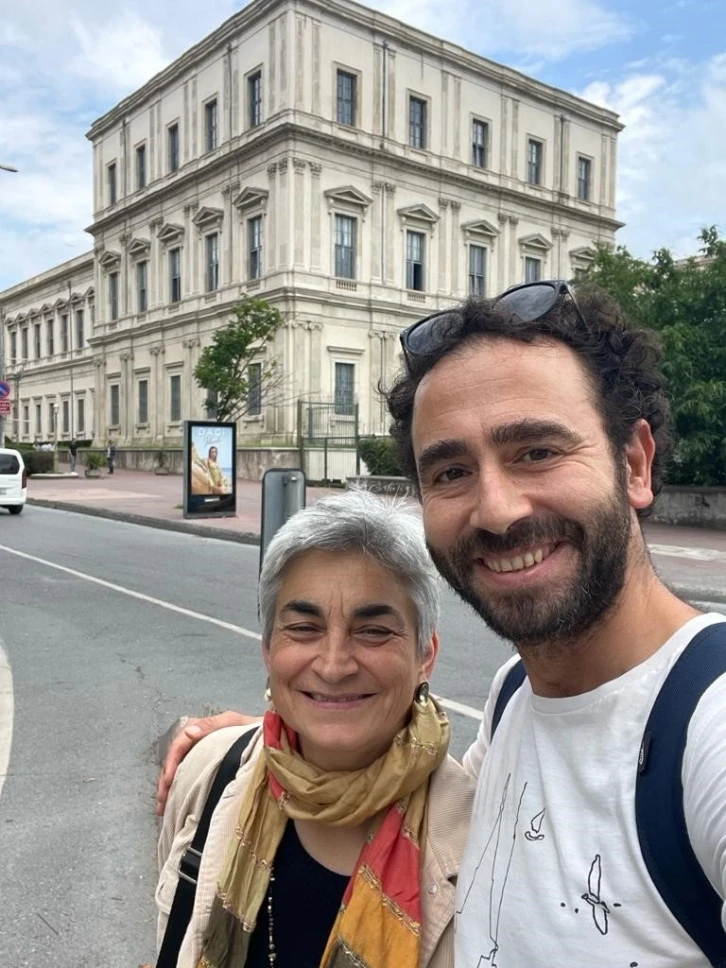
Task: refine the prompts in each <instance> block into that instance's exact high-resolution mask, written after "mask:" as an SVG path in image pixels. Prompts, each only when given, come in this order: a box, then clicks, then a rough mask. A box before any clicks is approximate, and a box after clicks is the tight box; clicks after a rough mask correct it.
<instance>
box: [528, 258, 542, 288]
mask: <svg viewBox="0 0 726 968" xmlns="http://www.w3.org/2000/svg"><path fill="white" fill-rule="evenodd" d="M543 261H544V260H543V259H542V258H540V257H539V256H536V255H525V257H524V281H525V282H539V281H540V279H541V278H542V263H543ZM535 265H536V267H537V268H536V269H535V271H534V274H533V275H530V272H529V269H530V267H534V266H535Z"/></svg>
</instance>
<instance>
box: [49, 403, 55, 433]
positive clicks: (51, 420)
mask: <svg viewBox="0 0 726 968" xmlns="http://www.w3.org/2000/svg"><path fill="white" fill-rule="evenodd" d="M48 434H49V435H50V436H51V437H53V436H54V435H55V404H54V403H49V404H48Z"/></svg>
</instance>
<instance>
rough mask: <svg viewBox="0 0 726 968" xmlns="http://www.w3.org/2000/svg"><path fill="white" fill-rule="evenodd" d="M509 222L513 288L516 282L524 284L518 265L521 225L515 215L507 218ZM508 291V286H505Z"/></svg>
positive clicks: (510, 267)
mask: <svg viewBox="0 0 726 968" xmlns="http://www.w3.org/2000/svg"><path fill="white" fill-rule="evenodd" d="M507 221H508V222H509V283H508V284H509V285H510V286H513V285H514V284H515V283H516V282H524V280H523V279H520V278H519V277H520V275H521V272H519V266H518V265H517V249H518V246H517V238H516V235H517V226H518V225H519V219H518V218H516V217H515V216H514V215H510V216H509V217H508V218H507ZM504 288H505V289H506V288H507V287H506V285H505V286H504Z"/></svg>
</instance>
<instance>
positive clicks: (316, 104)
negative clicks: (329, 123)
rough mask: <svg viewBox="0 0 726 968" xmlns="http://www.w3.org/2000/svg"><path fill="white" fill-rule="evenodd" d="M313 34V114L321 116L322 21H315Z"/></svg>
mask: <svg viewBox="0 0 726 968" xmlns="http://www.w3.org/2000/svg"><path fill="white" fill-rule="evenodd" d="M311 33H312V57H311V60H312V82H313V103H312V113H313V114H314V115H319V114H320V21H319V20H313V29H312V31H311Z"/></svg>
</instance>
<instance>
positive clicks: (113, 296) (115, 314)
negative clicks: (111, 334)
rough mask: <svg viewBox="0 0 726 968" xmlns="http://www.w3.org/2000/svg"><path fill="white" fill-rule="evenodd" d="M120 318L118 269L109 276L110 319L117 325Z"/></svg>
mask: <svg viewBox="0 0 726 968" xmlns="http://www.w3.org/2000/svg"><path fill="white" fill-rule="evenodd" d="M118 318H119V272H118V269H116V270H114V271H113V272H109V274H108V319H109V322H111V323H115V322H117V321H118Z"/></svg>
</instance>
